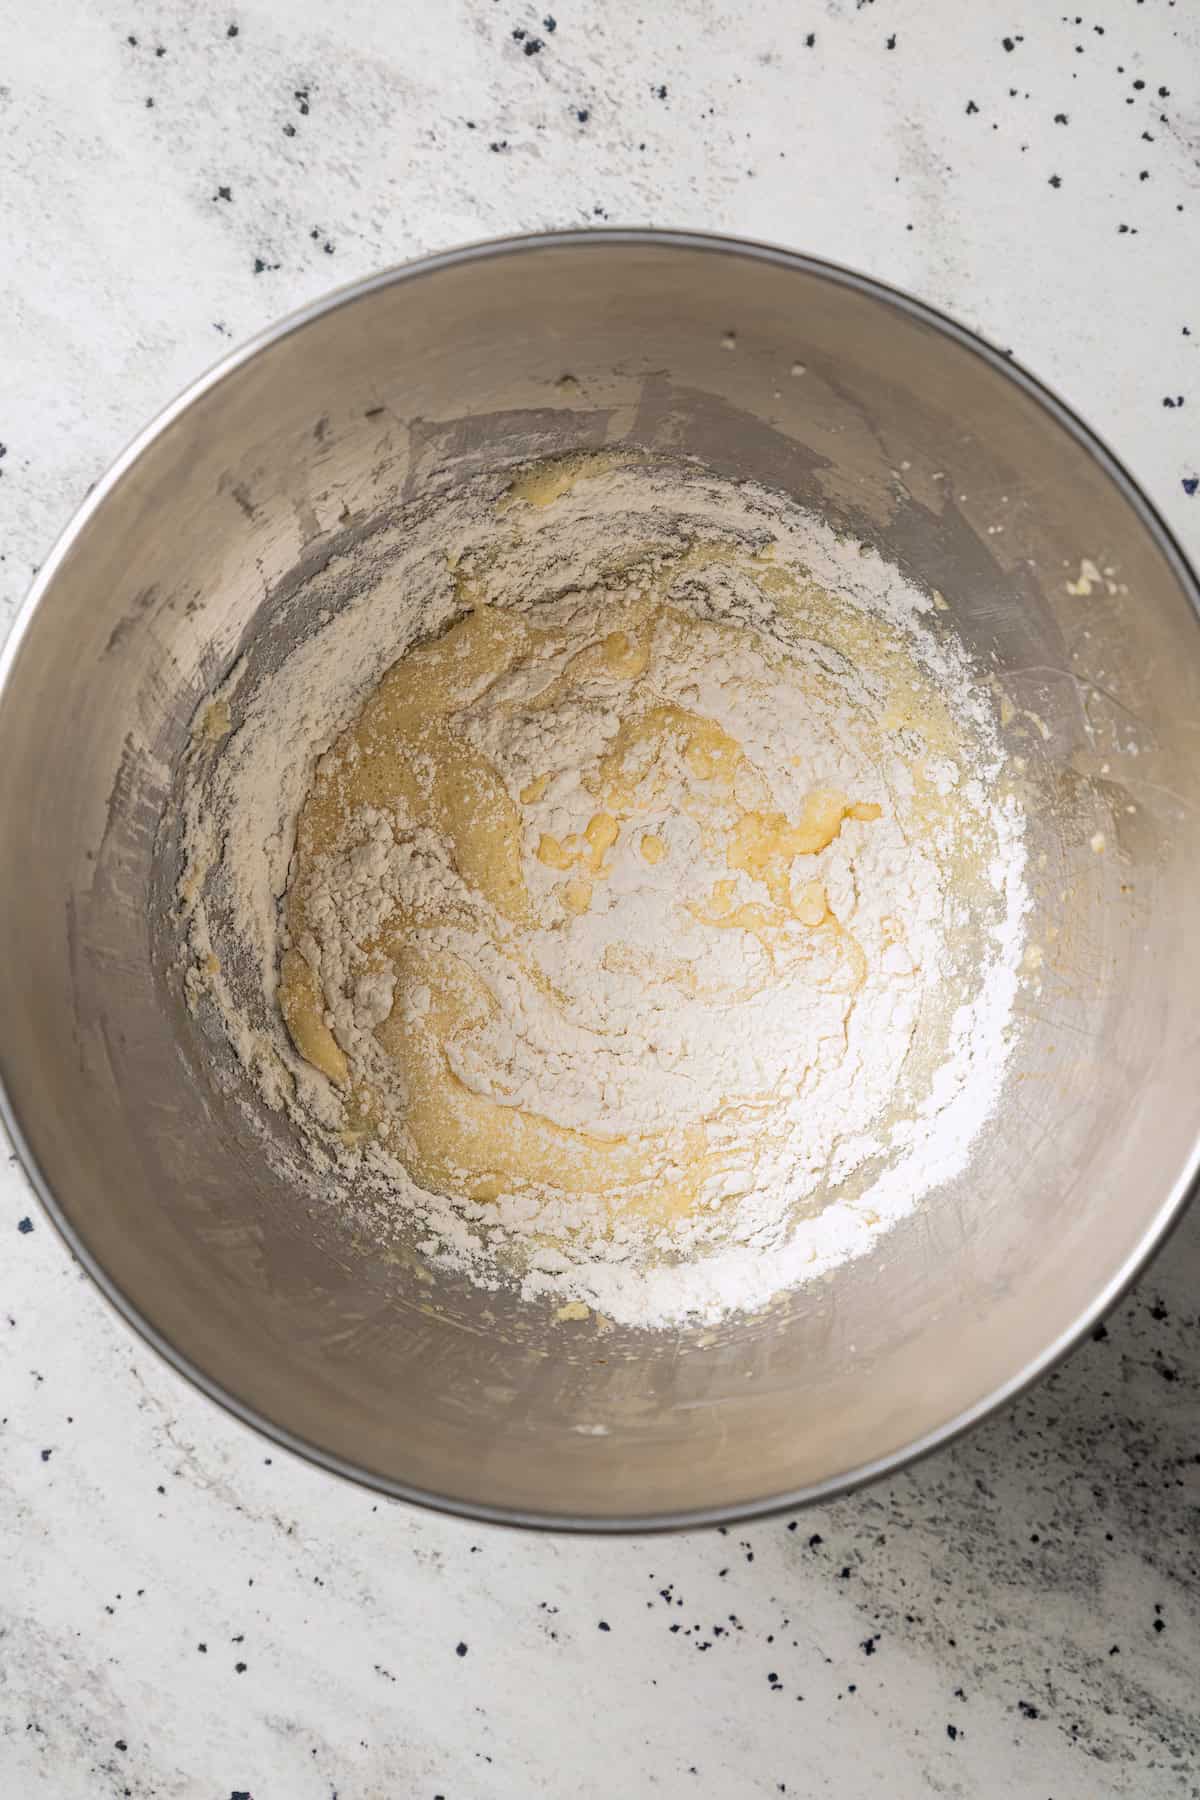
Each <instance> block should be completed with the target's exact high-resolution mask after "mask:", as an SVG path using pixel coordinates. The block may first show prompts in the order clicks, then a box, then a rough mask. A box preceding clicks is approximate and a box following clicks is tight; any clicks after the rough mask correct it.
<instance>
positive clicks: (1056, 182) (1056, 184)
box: [1050, 175, 1062, 188]
mask: <svg viewBox="0 0 1200 1800" xmlns="http://www.w3.org/2000/svg"><path fill="white" fill-rule="evenodd" d="M1050 186H1051V187H1052V188H1060V187H1061V186H1062V176H1061V175H1052V176H1051V177H1050Z"/></svg>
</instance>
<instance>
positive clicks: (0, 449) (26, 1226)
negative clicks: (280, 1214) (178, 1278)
mask: <svg viewBox="0 0 1200 1800" xmlns="http://www.w3.org/2000/svg"><path fill="white" fill-rule="evenodd" d="M7 449H8V445H7V444H0V456H3V455H4V453H5V451H6V450H7ZM17 1230H18V1231H19V1232H20V1233H21V1235H22V1236H23V1237H28V1236H29V1233H30V1232H31V1231H32V1230H33V1220H32V1219H18V1220H17Z"/></svg>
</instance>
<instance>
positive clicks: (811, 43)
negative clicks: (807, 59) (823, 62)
mask: <svg viewBox="0 0 1200 1800" xmlns="http://www.w3.org/2000/svg"><path fill="white" fill-rule="evenodd" d="M816 42H817V34H816V32H815V31H810V32H808V33H806V35H805V39H804V48H805V49H806V50H812V49H813V48H814V47H815V45H816Z"/></svg>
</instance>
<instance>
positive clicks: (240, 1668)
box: [233, 1662, 249, 1675]
mask: <svg viewBox="0 0 1200 1800" xmlns="http://www.w3.org/2000/svg"><path fill="white" fill-rule="evenodd" d="M248 1666H249V1665H248V1664H246V1663H241V1662H238V1663H234V1665H233V1672H234V1674H235V1675H244V1674H245V1673H246V1669H247V1667H248Z"/></svg>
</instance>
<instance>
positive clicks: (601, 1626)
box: [596, 1619, 612, 1631]
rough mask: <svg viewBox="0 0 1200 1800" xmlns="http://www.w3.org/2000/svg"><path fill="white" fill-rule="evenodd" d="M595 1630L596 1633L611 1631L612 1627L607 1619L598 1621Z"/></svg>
mask: <svg viewBox="0 0 1200 1800" xmlns="http://www.w3.org/2000/svg"><path fill="white" fill-rule="evenodd" d="M596 1630H597V1631H611V1630H612V1626H611V1625H610V1624H609V1622H608V1620H607V1619H598V1620H597V1622H596Z"/></svg>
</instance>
